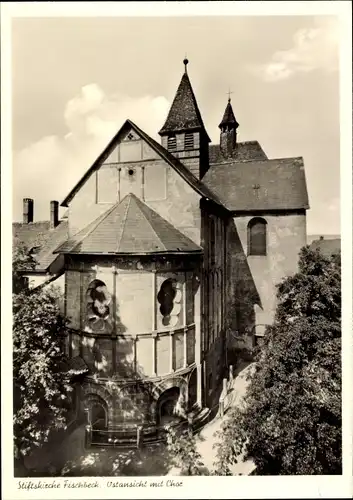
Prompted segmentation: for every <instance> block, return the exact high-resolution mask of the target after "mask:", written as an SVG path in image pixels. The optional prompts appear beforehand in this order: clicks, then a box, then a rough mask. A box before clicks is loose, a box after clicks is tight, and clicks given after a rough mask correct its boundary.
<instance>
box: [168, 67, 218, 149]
mask: <svg viewBox="0 0 353 500" xmlns="http://www.w3.org/2000/svg"><path fill="white" fill-rule="evenodd" d="M197 129H203V130H204V131H205V132H206V129H205V126H204V124H203V121H202V117H201V113H200V110H199V107H198V105H197V102H196V97H195V94H194V91H193V89H192V86H191V83H190V80H189V76H188V74H187V72H186V71H185V73H184V74H183V76H182V78H181V82H180V84H179V87H178V90H177V92H176V94H175V97H174V101H173V103H172V105H171V108H170V110H169V113H168V116H167V119H166V121H165V124H164V125H163V127H162V128H161V130H160V131H159V134H160V135H164V134H168V133H171V132H182V131H185V130H197ZM206 134H207V133H206ZM208 139H209V138H208ZM209 140H210V139H209Z"/></svg>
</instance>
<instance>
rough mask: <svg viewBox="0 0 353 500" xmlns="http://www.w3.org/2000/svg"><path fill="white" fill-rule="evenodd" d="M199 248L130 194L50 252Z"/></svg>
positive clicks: (182, 250) (184, 250)
mask: <svg viewBox="0 0 353 500" xmlns="http://www.w3.org/2000/svg"><path fill="white" fill-rule="evenodd" d="M201 251H202V249H201V247H199V246H198V245H196V244H195V243H194V242H193V241H192V240H191V239H190V238H188V237H187V236H185V235H184V234H183V233H181V232H180V231H179V230H178V229H177V228H175V227H174V226H173V225H172V224H170V222H168V221H166V220H165V219H164V218H163V217H161V216H160V215H159V214H157V212H155V211H154V210H152V209H151V208H150V207H148V206H147V205H146V204H145V203H144V202H143V201H142V200H140V199H139V198H137V197H136V196H135V195H134V194H132V193H130V194H128V195H126V196H125V197H124V198H123V199H122V200H121V202H119V203H116V204H115V205H114V206H113V207H112V208H110V209H108V210H107V211H106V212H105V213H104V214H102V215H101V216H100V217H98V218H97V219H96V220H95V221H93V222H91V223H90V224H88V226H86V227H85V228H84V229H82V230H81V231H80V232H78V233H77V234H76V235H74V236H73V237H72V238H70V239H68V240H67V241H66V242H65V243H63V244H62V245H60V246H59V247H58V248H57V249H56V250H55V252H54V253H68V254H70V253H71V254H72V253H74V254H77V253H80V254H82V253H84V254H104V255H107V254H139V255H141V254H156V253H179V254H180V253H193V252H198V253H199V252H201Z"/></svg>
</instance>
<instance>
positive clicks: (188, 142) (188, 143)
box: [184, 133, 194, 149]
mask: <svg viewBox="0 0 353 500" xmlns="http://www.w3.org/2000/svg"><path fill="white" fill-rule="evenodd" d="M184 148H185V149H194V134H191V133H187V134H185V138H184Z"/></svg>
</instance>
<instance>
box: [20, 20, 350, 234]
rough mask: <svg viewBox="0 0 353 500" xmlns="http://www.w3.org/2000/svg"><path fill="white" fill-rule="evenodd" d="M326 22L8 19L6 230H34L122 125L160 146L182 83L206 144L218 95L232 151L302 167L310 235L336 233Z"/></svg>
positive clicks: (334, 94)
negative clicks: (234, 131)
mask: <svg viewBox="0 0 353 500" xmlns="http://www.w3.org/2000/svg"><path fill="white" fill-rule="evenodd" d="M338 34H339V27H338V23H337V20H336V18H334V17H329V16H320V17H313V16H286V17H283V16H259V17H254V16H248V17H239V16H227V17H206V16H205V17H184V18H175V17H174V18H173V17H168V18H152V17H151V18H118V17H115V18H77V17H76V18H69V17H66V18H64V17H62V18H22V19H21V18H17V19H13V22H12V111H13V117H12V118H13V120H12V123H13V128H12V142H13V219H14V220H15V221H21V219H22V198H24V197H30V198H34V217H35V220H45V219H48V218H49V202H50V200H59V201H60V202H61V201H62V200H63V199H64V198H65V196H66V195H67V194H68V192H69V191H70V190H71V188H72V187H73V186H74V185H75V183H76V182H77V181H78V180H79V179H80V177H81V176H82V175H83V174H84V173H85V171H86V170H87V169H88V168H89V167H90V166H91V164H92V163H93V161H94V160H95V159H96V157H97V156H98V155H99V153H100V152H101V151H102V149H103V148H104V147H105V146H106V145H107V143H108V142H109V141H110V139H111V138H112V137H113V135H115V133H116V132H117V131H118V130H119V128H120V127H121V125H122V124H123V122H124V121H125V120H126V119H127V118H129V119H131V120H133V121H134V122H135V123H136V124H137V125H138V126H140V127H141V128H142V129H144V130H145V131H146V132H147V133H148V134H149V135H151V136H152V137H154V138H156V139H157V140H159V136H158V130H159V129H160V128H161V126H162V125H163V122H164V119H165V117H166V115H167V113H168V110H169V107H170V104H171V102H172V100H173V98H174V95H175V92H176V89H177V87H178V85H179V82H180V79H181V76H182V73H183V70H184V66H183V63H182V61H183V59H184V57H185V54H187V57H188V59H189V61H190V62H189V66H188V73H189V77H190V80H191V83H192V86H193V89H194V92H195V94H196V98H197V101H198V104H199V107H200V111H201V114H202V117H203V120H204V123H205V126H206V129H207V132H208V134H209V136H210V137H211V140H212V143H218V142H219V129H218V124H219V122H220V120H221V118H222V115H223V112H224V109H225V106H226V103H227V98H228V90H229V89H230V90H231V92H232V94H231V98H232V105H233V109H234V112H235V115H236V118H237V121H238V122H239V124H240V126H239V129H238V140H239V141H247V140H257V141H259V142H260V144H261V146H262V148H263V149H264V151H265V152H266V154H267V156H268V157H269V158H279V157H292V156H303V158H304V164H305V169H306V178H307V187H308V192H309V202H310V207H311V208H310V210H309V211H308V212H307V231H308V234H339V233H340V179H339V169H340V167H339V165H340V157H339V72H338Z"/></svg>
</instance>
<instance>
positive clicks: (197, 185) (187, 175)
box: [61, 120, 221, 207]
mask: <svg viewBox="0 0 353 500" xmlns="http://www.w3.org/2000/svg"><path fill="white" fill-rule="evenodd" d="M130 128H132V129H133V130H135V132H136V133H137V134H139V136H140V137H141V138H142V139H143V140H144V141H146V143H147V144H148V145H149V146H150V147H151V148H152V149H153V150H154V151H156V152H157V153H158V154H159V155H160V157H161V158H163V159H164V160H165V161H166V162H167V163H168V164H169V165H170V166H171V167H173V168H174V170H176V171H177V172H178V174H179V175H180V176H181V177H182V178H183V179H184V180H185V181H186V182H187V183H188V184H189V185H190V186H191V187H192V188H193V189H194V190H195V191H196V192H197V193H198V194H199V195H201V196H203V197H205V198H209V199H210V200H212V201H213V202H215V203H217V204H219V205H221V202H220V201H219V199H218V198H217V196H215V194H214V193H212V191H211V190H210V189H209V188H208V187H207V186H205V185H204V184H203V183H202V182H201V181H199V180H198V179H197V178H196V177H195V176H194V174H193V173H191V172H190V170H189V169H188V168H187V167H186V166H185V165H183V164H182V163H181V162H180V161H179V160H178V159H177V158H175V156H173V155H172V154H171V153H170V152H169V151H167V150H166V149H165V148H164V147H163V146H162V145H161V144H158V142H156V141H155V140H154V139H152V138H151V137H150V136H149V135H148V134H146V132H144V131H143V130H141V129H140V128H139V127H138V126H137V125H135V123H133V122H132V121H131V120H126V122H125V123H124V125H123V126H122V127H121V129H120V130H119V132H118V133H117V134H116V135H115V136H114V137H113V139H112V140H111V141H110V143H109V144H108V146H107V147H106V148H105V149H104V151H103V152H102V153H101V154H100V155H99V156H98V158H97V159H96V161H95V162H94V163H93V165H92V166H91V167H90V168H89V169H88V170H87V172H86V173H85V175H84V176H83V177H82V178H81V179H80V181H79V182H78V183H77V184H76V186H74V188H73V189H72V190H71V191H70V193H69V194H68V195H67V196H66V198H65V199H64V201H63V202H62V203H61V205H62V206H63V207H67V206H68V203H70V201H71V200H72V198H73V197H74V196H75V194H76V193H77V191H78V190H79V189H80V188H81V186H82V185H83V184H84V183H85V182H86V180H87V179H88V178H89V177H90V175H91V174H92V172H94V171H95V170H96V169H98V168H99V166H100V165H101V163H102V162H103V161H104V160H105V158H107V157H108V156H109V154H110V153H111V151H112V150H113V149H114V148H115V147H116V145H117V144H118V143H119V140H120V138H121V137H122V136H123V134H124V133H125V132H126V131H127V130H128V129H130Z"/></svg>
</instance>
